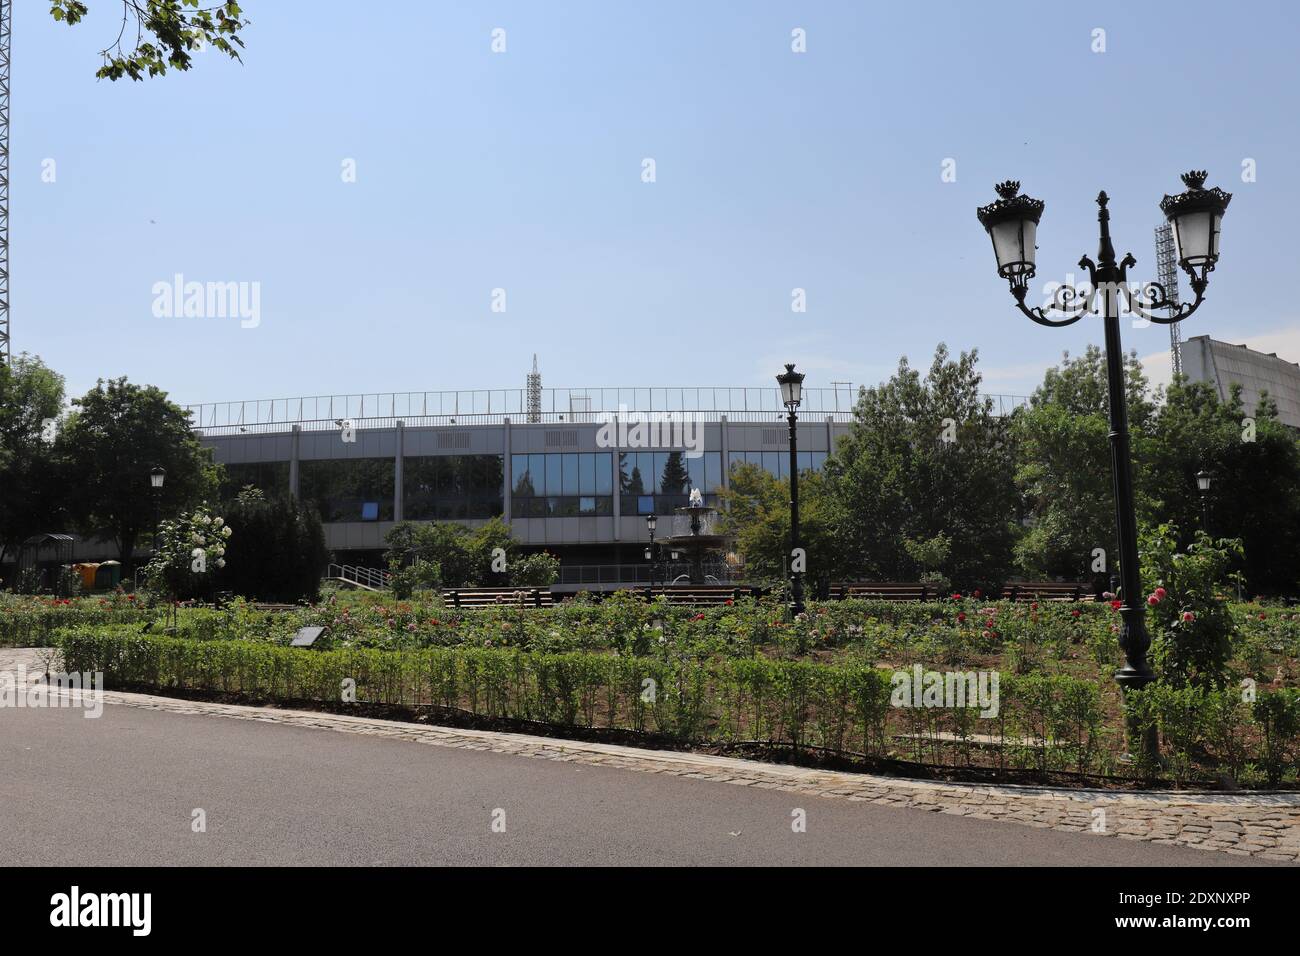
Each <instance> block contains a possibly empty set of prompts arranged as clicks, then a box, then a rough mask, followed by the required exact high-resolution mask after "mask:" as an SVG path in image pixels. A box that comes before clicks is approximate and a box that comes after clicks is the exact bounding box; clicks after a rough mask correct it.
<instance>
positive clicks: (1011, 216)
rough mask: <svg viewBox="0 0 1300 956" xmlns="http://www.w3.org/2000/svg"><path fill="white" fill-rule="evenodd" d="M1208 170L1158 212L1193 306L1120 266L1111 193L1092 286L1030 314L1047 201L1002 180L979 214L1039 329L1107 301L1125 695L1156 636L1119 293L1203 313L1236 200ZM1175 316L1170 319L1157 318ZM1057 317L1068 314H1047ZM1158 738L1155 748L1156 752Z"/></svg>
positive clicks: (1137, 683)
mask: <svg viewBox="0 0 1300 956" xmlns="http://www.w3.org/2000/svg"><path fill="white" fill-rule="evenodd" d="M1205 175H1206V174H1205V173H1204V172H1203V171H1194V172H1190V173H1186V174H1184V175H1183V177H1182V179H1183V185H1185V186H1186V187H1187V189H1186V191H1184V192H1181V193H1179V194H1178V195H1176V196H1165V197H1164V199H1163V200H1161V202H1160V210H1161V212H1163V213H1164V214H1165V216H1166V218H1167V219H1168V220H1169V222H1170V224H1171V225H1172V226H1173V232H1174V238H1175V241H1176V242H1177V243H1178V264H1179V265H1180V266H1181V267H1182V270H1183V271H1184V272H1185V273H1187V277H1188V281H1189V283H1190V285H1191V288H1192V291H1193V292H1194V293H1195V294H1196V298H1195V300H1194V301H1192V302H1191V303H1190V304H1188V303H1184V304H1182V305H1175V304H1174V303H1173V302H1171V301H1170V299H1169V296H1168V292H1167V290H1166V289H1165V288H1164V286H1162V285H1161V284H1160V283H1158V282H1148V283H1146V284H1145V285H1143V286H1142V288H1141V291H1140V292H1134V291H1133V290H1131V289H1130V288H1129V286H1128V269H1129V267H1130V266H1134V265H1137V260H1136V259H1134V258H1133V255H1132V254H1131V253H1129V254H1126V255H1125V256H1124V258H1123V259H1121V260H1120V261H1119V262H1116V261H1115V247H1114V246H1113V245H1112V244H1111V240H1110V212H1109V211H1108V210H1107V209H1106V204H1107V202H1108V199H1107V196H1106V194H1105V193H1104V192H1103V193H1100V194H1099V195H1098V196H1097V205H1098V206H1099V207H1100V208H1099V210H1098V213H1097V222H1098V223H1099V225H1100V232H1101V236H1100V240H1099V244H1098V248H1097V261H1096V262H1093V261H1092V260H1091V259H1089V258H1088V257H1087V256H1084V257H1083V258H1082V259H1080V260H1079V268H1081V269H1087V270H1088V279H1089V282H1088V287H1087V289H1086V290H1084V291H1080V290H1078V289H1075V288H1073V287H1072V286H1068V285H1062V286H1061V287H1060V288H1059V289H1058V290H1057V292H1056V294H1055V296H1054V297H1053V299H1052V302H1051V303H1050V304H1049V305H1048V306H1047V308H1046V309H1043V308H1042V307H1035V308H1029V307H1027V306H1026V305H1025V296H1026V295H1027V293H1028V291H1029V280H1031V279H1032V278H1033V277H1034V272H1035V266H1034V249H1035V246H1034V239H1035V234H1036V232H1037V228H1038V220H1039V218H1040V217H1041V216H1042V214H1043V202H1042V200H1040V199H1030V198H1029V197H1028V196H1021V195H1018V193H1019V192H1020V184H1019V183H1018V182H1012V181H1008V182H1004V183H1000V184H998V186H997V187H996V189H997V193H998V196H999V199H998V200H997V201H996V202H993V203H990V204H989V205H987V206H982V207H980V209H979V210H977V215H978V217H979V221H980V224H981V225H983V226H984V228H985V229H986V230H987V231H988V234H989V237H990V238H991V239H992V240H993V252H994V254H995V255H996V256H997V261H998V275H999V276H1001V277H1002V278H1004V279H1006V280H1007V282H1008V283H1010V286H1011V295H1012V296H1013V297H1014V298H1015V300H1016V306H1017V308H1019V309H1020V311H1021V312H1023V313H1024V314H1025V315H1027V316H1029V318H1031V319H1033V320H1034V321H1035V322H1037V323H1038V324H1039V325H1048V326H1053V327H1059V326H1064V325H1071V324H1072V323H1074V322H1078V321H1079V320H1080V319H1081V318H1083V317H1084V316H1085V315H1095V314H1097V313H1098V311H1099V310H1098V307H1097V297H1098V295H1100V296H1101V300H1102V306H1101V309H1100V311H1101V314H1102V318H1103V322H1104V328H1105V334H1106V380H1107V386H1108V388H1107V391H1108V394H1109V401H1110V466H1111V475H1112V477H1113V480H1114V486H1115V527H1116V531H1117V533H1118V537H1119V552H1120V553H1119V556H1120V575H1121V578H1120V579H1121V591H1120V598H1121V599H1122V601H1123V604H1122V605H1121V607H1120V615H1121V616H1122V619H1123V624H1122V625H1121V628H1120V636H1119V645H1120V648H1121V649H1122V650H1123V651H1124V666H1123V667H1122V668H1121V669H1120V671H1119V672H1118V673H1117V674H1116V675H1115V680H1116V681H1117V682H1118V683H1119V684H1120V686H1121V687H1123V688H1124V689H1125V690H1139V689H1141V688H1143V687H1145V686H1146V685H1147V684H1149V683H1150V682H1151V681H1153V680H1155V674H1154V673H1153V672H1152V671H1151V667H1150V665H1149V664H1148V663H1147V650H1148V649H1149V648H1150V646H1151V638H1150V637H1149V636H1148V634H1147V629H1146V620H1145V614H1146V608H1145V606H1144V604H1143V601H1142V584H1141V578H1140V576H1139V573H1138V544H1137V520H1136V518H1135V516H1134V511H1133V471H1132V462H1131V456H1130V453H1129V437H1128V410H1127V408H1126V406H1125V395H1126V392H1125V388H1124V363H1123V351H1122V346H1121V345H1120V336H1119V317H1120V312H1121V297H1122V299H1123V300H1124V301H1125V302H1126V303H1127V305H1128V310H1129V311H1131V312H1133V313H1134V314H1136V315H1139V316H1141V317H1143V318H1145V319H1149V320H1150V321H1152V322H1157V323H1160V324H1162V325H1170V324H1172V323H1174V322H1180V321H1182V320H1183V319H1185V318H1187V317H1188V316H1189V315H1191V314H1192V313H1193V312H1195V311H1196V310H1197V309H1198V308H1199V307H1200V305H1201V303H1202V302H1203V301H1204V300H1205V287H1206V285H1207V284H1208V281H1209V274H1210V273H1211V272H1213V271H1214V265H1215V263H1216V262H1218V260H1219V227H1220V223H1221V222H1222V219H1223V212H1224V210H1225V209H1227V207H1228V202H1229V201H1230V200H1231V199H1232V196H1231V195H1230V194H1229V193H1225V192H1224V191H1223V190H1222V189H1219V188H1218V187H1215V188H1212V189H1206V188H1205ZM1164 310H1167V313H1168V314H1165V315H1157V314H1155V313H1156V312H1157V311H1164ZM1051 314H1056V315H1060V316H1062V318H1057V319H1054V318H1049V315H1051ZM1149 745H1150V742H1148V746H1149Z"/></svg>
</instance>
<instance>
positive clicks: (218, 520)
mask: <svg viewBox="0 0 1300 956" xmlns="http://www.w3.org/2000/svg"><path fill="white" fill-rule="evenodd" d="M212 523H213V524H214V525H216V526H217V527H218V528H220V527H221V526H222V525H223V524H225V523H226V521H225V519H224V518H215V519H213V521H212Z"/></svg>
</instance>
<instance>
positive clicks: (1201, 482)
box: [1196, 468, 1214, 534]
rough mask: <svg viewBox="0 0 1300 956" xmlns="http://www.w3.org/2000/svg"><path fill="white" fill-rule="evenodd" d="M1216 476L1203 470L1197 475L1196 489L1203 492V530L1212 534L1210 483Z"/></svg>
mask: <svg viewBox="0 0 1300 956" xmlns="http://www.w3.org/2000/svg"><path fill="white" fill-rule="evenodd" d="M1213 480H1214V476H1213V475H1211V474H1210V473H1209V472H1208V471H1206V470H1205V469H1204V468H1202V469H1201V470H1200V471H1198V472H1197V473H1196V487H1197V489H1199V490H1200V492H1201V530H1203V531H1204V532H1205V533H1206V534H1209V533H1210V483H1211V482H1212V481H1213Z"/></svg>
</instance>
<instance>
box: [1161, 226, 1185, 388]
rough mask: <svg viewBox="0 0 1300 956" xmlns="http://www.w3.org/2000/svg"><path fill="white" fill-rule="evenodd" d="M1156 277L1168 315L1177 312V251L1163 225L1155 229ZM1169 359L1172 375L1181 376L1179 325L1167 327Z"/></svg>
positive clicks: (1181, 358) (1172, 230) (1172, 237)
mask: <svg viewBox="0 0 1300 956" xmlns="http://www.w3.org/2000/svg"><path fill="white" fill-rule="evenodd" d="M1156 275H1157V277H1158V279H1159V282H1160V284H1161V285H1163V286H1164V287H1165V296H1166V298H1167V299H1168V300H1169V314H1170V315H1173V314H1174V313H1175V312H1177V311H1178V251H1177V249H1175V248H1174V228H1173V226H1171V225H1169V223H1165V224H1164V225H1163V226H1157V227H1156ZM1169 358H1170V360H1171V361H1172V362H1173V365H1174V375H1175V376H1179V375H1182V374H1183V333H1182V332H1180V331H1179V324H1178V323H1177V322H1174V323H1172V324H1171V325H1170V326H1169Z"/></svg>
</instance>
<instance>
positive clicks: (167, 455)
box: [55, 378, 217, 577]
mask: <svg viewBox="0 0 1300 956" xmlns="http://www.w3.org/2000/svg"><path fill="white" fill-rule="evenodd" d="M72 404H73V405H74V406H75V408H74V411H73V412H72V413H71V414H70V415H69V416H68V419H67V421H66V422H65V423H64V426H63V428H62V429H60V430H59V435H58V438H57V439H56V441H55V455H56V457H57V458H58V460H59V463H60V467H61V469H62V471H63V474H64V480H65V482H66V489H67V501H68V510H69V513H70V514H71V516H72V518H73V520H74V521H75V522H76V524H77V526H78V527H79V528H80V529H81V530H82V531H83V533H87V534H96V535H102V536H104V537H108V538H110V539H112V540H113V541H115V542H116V544H117V547H118V554H119V560H121V562H122V567H123V574H124V575H126V576H127V577H130V576H131V575H132V573H133V571H134V566H135V561H134V553H135V547H136V543H137V541H138V540H139V539H140V537H141V536H142V535H144V536H146V537H147V536H148V534H149V533H150V531H151V529H152V528H153V522H154V502H155V499H154V495H153V492H152V490H151V489H150V486H149V473H150V471H152V469H153V468H154V467H161V468H163V469H164V470H165V471H166V473H167V474H166V481H165V482H164V485H163V490H162V493H161V495H160V496H159V498H158V507H159V514H160V516H162V517H166V516H167V515H170V514H175V513H177V512H179V511H183V510H185V509H189V508H192V507H194V506H195V505H197V504H198V503H200V502H202V501H203V500H204V499H206V498H209V497H210V496H212V495H213V494H215V493H216V489H217V468H216V466H215V465H214V464H213V463H212V452H211V451H210V450H209V449H205V448H203V447H202V446H201V445H200V444H199V441H198V439H197V438H195V437H194V433H193V431H192V430H191V428H190V420H189V416H188V415H187V414H186V412H185V411H184V410H183V409H182V408H180V407H179V406H178V405H176V404H174V403H173V402H171V401H169V400H168V398H167V393H166V392H163V391H162V390H161V389H158V388H155V387H154V386H152V385H145V386H141V385H132V384H131V383H129V382H128V381H127V380H126V379H125V378H119V379H113V380H111V381H108V382H105V381H102V380H101V381H100V382H99V383H98V384H96V386H95V387H94V388H93V389H91V390H90V391H89V392H87V393H86V394H85V395H83V396H82V397H81V398H78V399H76V400H74V401H73V403H72Z"/></svg>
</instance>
